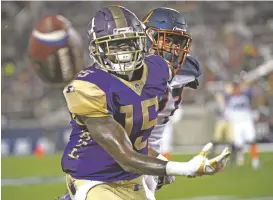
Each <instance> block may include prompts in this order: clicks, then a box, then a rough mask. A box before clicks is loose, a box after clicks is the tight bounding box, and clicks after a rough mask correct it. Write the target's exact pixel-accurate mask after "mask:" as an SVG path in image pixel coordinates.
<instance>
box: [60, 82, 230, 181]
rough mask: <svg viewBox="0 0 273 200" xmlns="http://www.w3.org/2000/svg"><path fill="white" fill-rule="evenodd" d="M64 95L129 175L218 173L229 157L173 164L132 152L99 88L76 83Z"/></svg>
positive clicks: (77, 114) (123, 132) (99, 141)
mask: <svg viewBox="0 0 273 200" xmlns="http://www.w3.org/2000/svg"><path fill="white" fill-rule="evenodd" d="M64 95H65V98H66V101H67V104H68V108H69V110H70V112H71V113H72V114H73V115H74V116H76V118H75V119H76V120H77V121H79V122H80V123H84V124H85V125H86V127H87V129H88V131H89V132H90V134H91V136H92V138H93V139H94V140H95V141H96V142H97V143H98V144H99V145H100V146H101V147H102V148H104V149H105V150H106V151H107V152H108V153H109V154H110V155H111V156H112V157H113V158H114V159H115V160H116V161H117V162H118V163H119V164H120V166H121V167H123V168H124V170H126V171H129V172H135V173H140V174H147V175H157V176H164V175H184V176H196V175H203V174H206V173H214V172H216V171H218V170H219V169H220V168H219V167H221V166H220V164H221V163H222V161H223V160H224V159H225V158H227V157H228V155H229V153H228V152H224V154H222V155H220V157H217V158H215V159H216V160H215V159H214V160H208V159H207V158H206V157H205V156H204V155H199V156H196V157H194V158H193V159H192V160H191V161H189V162H172V161H163V160H160V159H158V158H155V157H152V156H147V155H143V154H140V153H138V152H136V151H135V150H134V149H133V146H132V143H131V141H130V139H129V137H128V135H127V133H126V131H125V129H124V128H123V127H122V126H121V125H120V124H119V123H118V122H117V121H116V120H115V119H114V118H113V116H112V115H111V112H110V111H109V110H108V108H107V103H106V102H107V100H106V99H107V97H106V94H105V93H104V92H103V91H102V90H100V88H99V87H98V86H96V85H95V84H92V83H90V82H85V81H74V82H73V83H72V84H71V85H69V86H67V87H66V89H65V90H64ZM225 160H226V159H225ZM212 164H213V165H214V166H211V167H210V169H212V170H210V171H206V170H207V168H206V167H207V166H210V165H212Z"/></svg>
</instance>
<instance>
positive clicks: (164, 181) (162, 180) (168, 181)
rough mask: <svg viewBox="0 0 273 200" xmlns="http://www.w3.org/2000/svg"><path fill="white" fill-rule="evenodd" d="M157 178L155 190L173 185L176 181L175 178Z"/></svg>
mask: <svg viewBox="0 0 273 200" xmlns="http://www.w3.org/2000/svg"><path fill="white" fill-rule="evenodd" d="M155 178H156V182H157V185H156V189H155V190H159V189H161V188H162V186H163V185H167V184H171V183H173V182H174V181H175V176H159V177H158V176H155Z"/></svg>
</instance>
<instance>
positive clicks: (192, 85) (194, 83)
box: [185, 79, 199, 89]
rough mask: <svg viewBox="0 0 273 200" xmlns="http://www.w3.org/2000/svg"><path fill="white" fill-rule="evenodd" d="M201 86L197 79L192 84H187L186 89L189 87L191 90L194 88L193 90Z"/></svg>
mask: <svg viewBox="0 0 273 200" xmlns="http://www.w3.org/2000/svg"><path fill="white" fill-rule="evenodd" d="M198 86H199V82H198V80H197V79H195V80H194V81H192V82H190V83H187V84H186V85H185V87H189V88H192V89H197V87H198Z"/></svg>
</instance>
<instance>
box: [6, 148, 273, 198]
mask: <svg viewBox="0 0 273 200" xmlns="http://www.w3.org/2000/svg"><path fill="white" fill-rule="evenodd" d="M189 158H191V156H188V155H187V156H185V155H176V156H174V160H178V161H179V160H180V161H182V160H188V159H189ZM261 164H262V167H261V168H260V169H258V170H252V169H251V168H250V159H249V157H247V163H246V165H245V166H243V167H240V168H239V167H237V168H228V169H226V171H225V172H223V173H220V174H218V175H216V176H210V177H202V178H195V179H187V178H184V177H178V178H177V179H176V182H175V183H173V184H172V185H169V186H165V187H164V188H163V189H161V190H160V191H158V192H157V200H182V199H185V198H189V199H191V200H199V199H202V200H207V199H210V200H214V199H219V200H220V199H246V198H247V199H248V198H250V199H252V200H254V199H264V200H266V199H273V188H272V184H273V172H272V171H273V153H262V154H261ZM62 176H63V173H62V171H61V168H60V155H51V156H46V157H42V158H36V157H33V156H27V157H7V158H2V199H3V200H14V199H21V200H54V199H56V198H57V197H58V196H59V195H61V194H62V193H63V192H65V184H64V183H63V178H62ZM29 177H32V179H30V181H29V182H26V181H23V182H22V179H21V178H29ZM11 178H12V179H11ZM37 178H38V179H40V181H37V180H36V182H35V181H34V182H33V180H35V179H37ZM53 178H55V181H54V179H53ZM7 179H11V180H9V181H10V183H18V184H19V182H20V181H19V179H21V184H19V185H18V186H4V185H3V183H7ZM16 179H17V180H16ZM31 183H33V184H31ZM205 196H206V197H205ZM220 196H223V198H220ZM224 196H225V197H224Z"/></svg>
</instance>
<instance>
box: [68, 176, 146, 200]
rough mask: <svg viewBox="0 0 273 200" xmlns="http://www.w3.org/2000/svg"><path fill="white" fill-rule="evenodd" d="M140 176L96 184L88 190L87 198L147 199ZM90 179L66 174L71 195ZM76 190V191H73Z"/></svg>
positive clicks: (115, 199) (87, 199)
mask: <svg viewBox="0 0 273 200" xmlns="http://www.w3.org/2000/svg"><path fill="white" fill-rule="evenodd" d="M142 178H143V176H140V177H138V178H136V179H133V180H124V181H116V182H112V183H103V184H99V185H96V186H94V187H93V188H91V189H90V190H89V191H88V192H87V197H86V199H85V200H108V199H109V200H145V199H146V196H145V192H144V188H143V185H142ZM87 182H88V180H79V179H75V178H73V177H71V176H70V175H69V174H67V175H66V183H67V188H68V191H69V195H70V197H72V196H73V195H75V194H73V193H75V191H77V190H78V189H79V188H80V187H81V186H82V185H83V184H85V183H87ZM73 190H74V191H73Z"/></svg>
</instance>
